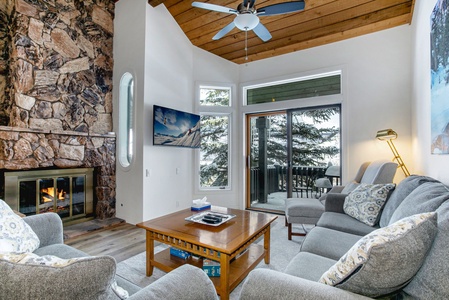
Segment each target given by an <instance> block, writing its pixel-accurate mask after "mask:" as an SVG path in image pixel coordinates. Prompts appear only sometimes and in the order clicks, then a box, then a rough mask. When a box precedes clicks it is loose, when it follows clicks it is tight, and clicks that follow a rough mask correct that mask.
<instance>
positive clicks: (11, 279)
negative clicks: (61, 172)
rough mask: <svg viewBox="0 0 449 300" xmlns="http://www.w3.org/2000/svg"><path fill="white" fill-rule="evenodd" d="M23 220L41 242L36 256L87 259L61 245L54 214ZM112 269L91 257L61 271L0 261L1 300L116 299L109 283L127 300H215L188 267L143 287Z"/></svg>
mask: <svg viewBox="0 0 449 300" xmlns="http://www.w3.org/2000/svg"><path fill="white" fill-rule="evenodd" d="M24 220H25V221H26V222H27V223H28V224H29V225H30V226H31V228H32V229H33V230H34V232H35V233H36V234H37V236H38V237H39V240H40V246H39V248H38V249H37V250H36V251H35V252H34V253H35V254H37V255H40V256H43V255H53V256H57V257H60V258H64V259H69V258H74V257H87V256H89V255H87V254H86V253H84V252H82V251H79V250H77V249H75V248H73V247H70V246H67V245H65V244H64V243H63V227H62V222H61V219H60V217H59V216H58V215H57V214H55V213H46V214H41V215H35V216H29V217H26V218H24ZM142 263H144V262H142ZM115 271H116V262H115V260H114V258H112V257H110V256H102V257H95V258H94V257H92V259H87V260H83V262H82V263H79V264H73V265H69V266H66V267H63V268H53V267H48V266H37V265H22V264H15V263H11V262H8V261H4V260H0V299H9V300H14V299H17V300H19V299H21V300H22V299H33V300H36V299H59V300H61V299H76V300H81V299H86V300H88V299H89V300H92V299H119V297H118V296H117V295H116V293H114V292H113V291H112V289H111V284H112V282H113V281H114V279H115V281H116V282H117V285H118V286H120V287H122V288H124V289H125V290H127V291H128V293H129V294H130V297H129V298H128V299H130V300H142V299H173V300H174V299H192V300H194V299H195V300H197V299H204V300H206V299H207V300H209V299H218V296H217V294H216V291H215V288H214V286H213V283H212V281H211V280H210V279H209V277H208V276H207V275H206V274H205V273H204V272H203V271H202V270H201V269H199V268H196V267H193V266H190V265H184V266H182V267H179V268H177V269H175V270H173V271H172V272H170V273H168V274H167V275H165V276H164V277H162V278H160V279H159V280H157V281H155V282H154V283H152V284H150V285H149V286H147V287H145V288H143V289H141V288H139V287H138V286H136V285H134V284H132V283H131V282H129V281H127V280H125V279H123V278H121V277H119V276H116V274H115Z"/></svg>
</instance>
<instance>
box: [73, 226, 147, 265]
mask: <svg viewBox="0 0 449 300" xmlns="http://www.w3.org/2000/svg"><path fill="white" fill-rule="evenodd" d="M65 244H67V245H69V246H72V247H74V248H76V249H79V250H81V251H84V252H86V253H87V254H90V255H94V256H98V255H110V256H112V257H114V258H115V260H116V261H117V262H121V261H123V260H125V259H127V258H130V257H132V256H134V255H136V254H139V253H141V252H143V251H145V230H144V229H142V228H138V227H136V226H134V225H131V224H127V223H122V224H119V225H117V226H114V227H111V228H107V229H101V230H97V231H94V232H90V233H86V234H83V235H80V236H78V237H75V238H71V239H68V240H66V241H65Z"/></svg>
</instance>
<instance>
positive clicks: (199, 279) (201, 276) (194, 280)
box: [129, 264, 218, 300]
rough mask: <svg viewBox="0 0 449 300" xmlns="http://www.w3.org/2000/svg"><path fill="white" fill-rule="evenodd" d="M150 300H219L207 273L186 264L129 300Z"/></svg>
mask: <svg viewBox="0 0 449 300" xmlns="http://www.w3.org/2000/svg"><path fill="white" fill-rule="evenodd" d="M148 299H164V300H178V299H185V300H218V296H217V292H216V291H215V287H214V285H213V283H212V281H211V280H210V278H209V277H208V276H207V275H206V273H204V271H203V270H201V269H199V268H197V267H194V266H192V265H188V264H186V265H182V266H181V267H179V268H177V269H175V270H173V271H171V272H170V273H168V274H167V275H165V276H163V277H162V278H160V279H158V280H156V281H155V282H153V283H152V284H150V285H148V286H147V287H145V288H143V289H142V290H140V291H139V292H137V293H135V294H134V295H132V296H131V297H129V300H148Z"/></svg>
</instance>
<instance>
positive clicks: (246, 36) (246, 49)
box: [245, 30, 248, 60]
mask: <svg viewBox="0 0 449 300" xmlns="http://www.w3.org/2000/svg"><path fill="white" fill-rule="evenodd" d="M245 60H248V30H245Z"/></svg>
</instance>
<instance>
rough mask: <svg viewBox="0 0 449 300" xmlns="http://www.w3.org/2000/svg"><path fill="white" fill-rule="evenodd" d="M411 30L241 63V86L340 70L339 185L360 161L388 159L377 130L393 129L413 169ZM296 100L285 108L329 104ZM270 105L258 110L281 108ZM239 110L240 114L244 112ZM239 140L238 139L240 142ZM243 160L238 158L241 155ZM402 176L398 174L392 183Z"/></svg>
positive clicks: (245, 109)
mask: <svg viewBox="0 0 449 300" xmlns="http://www.w3.org/2000/svg"><path fill="white" fill-rule="evenodd" d="M410 36H411V29H410V26H408V25H405V26H400V27H396V28H393V29H389V30H384V31H380V32H377V33H373V34H369V35H364V36H361V37H358V38H353V39H349V40H345V41H341V42H337V43H333V44H329V45H325V46H321V47H315V48H311V49H308V50H303V51H299V52H295V53H291V54H287V55H282V56H278V57H274V58H270V59H265V60H261V61H256V62H253V63H248V64H245V65H241V67H240V82H241V85H242V86H245V85H251V84H254V83H262V82H267V81H272V80H273V79H274V80H276V79H284V78H287V77H292V76H302V75H310V74H316V73H319V72H326V71H332V70H338V69H341V70H342V71H343V74H342V76H343V77H342V78H343V99H342V120H343V124H342V138H343V141H342V142H343V143H342V144H343V146H342V153H343V156H342V160H343V164H342V166H343V170H342V172H343V173H342V177H343V182H345V180H350V179H351V178H353V177H354V175H355V173H356V172H357V170H358V168H359V167H360V165H361V163H363V162H364V161H373V160H377V159H392V158H393V155H392V153H391V151H390V149H389V147H388V146H387V144H386V143H385V142H380V141H378V140H376V139H375V136H376V132H377V131H378V130H380V129H386V128H393V129H394V130H395V131H396V132H397V133H398V135H399V138H398V139H397V140H396V141H395V144H396V147H397V148H398V151H399V152H400V154H401V156H402V157H403V160H404V161H405V163H406V164H407V166H408V167H409V170H410V171H414V167H413V159H412V153H411V151H410V150H409V149H410V147H409V145H410V140H411V136H412V133H411V130H410V124H411V121H410V89H411V87H410V72H411V68H410ZM318 101H319V100H318V99H313V98H311V99H304V100H297V101H296V103H289V104H288V105H289V106H290V107H295V106H296V107H300V106H314V105H321V104H327V103H329V98H324V101H323V102H318ZM283 105H284V104H282V103H270V104H268V105H267V106H266V107H263V108H261V109H267V110H268V109H269V107H272V108H274V109H276V108H281V107H282V106H283ZM249 109H251V108H250V107H242V108H241V111H242V112H245V111H249ZM240 140H241V141H242V142H243V138H241V139H240ZM242 159H243V157H242ZM402 178H404V175H403V174H402V172H401V171H400V170H398V172H397V175H396V178H395V181H396V182H398V181H400V180H401V179H402Z"/></svg>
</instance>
